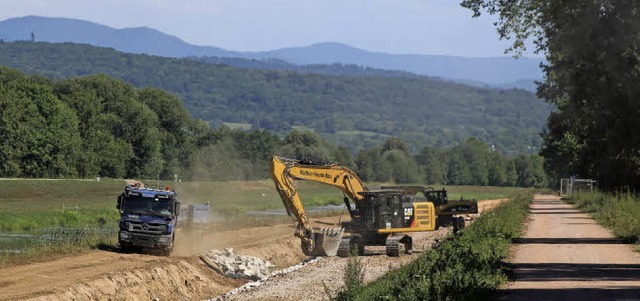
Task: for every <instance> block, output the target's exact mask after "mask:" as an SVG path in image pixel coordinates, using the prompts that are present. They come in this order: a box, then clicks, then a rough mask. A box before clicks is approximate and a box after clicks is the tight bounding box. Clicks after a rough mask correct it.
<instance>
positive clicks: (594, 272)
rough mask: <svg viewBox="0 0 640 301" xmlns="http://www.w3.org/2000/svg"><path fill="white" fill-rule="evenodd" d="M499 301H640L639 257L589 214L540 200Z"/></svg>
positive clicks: (550, 198)
mask: <svg viewBox="0 0 640 301" xmlns="http://www.w3.org/2000/svg"><path fill="white" fill-rule="evenodd" d="M530 211H531V215H530V217H531V221H530V223H529V225H528V229H527V232H526V234H525V235H524V237H523V238H522V239H520V240H518V241H517V245H516V247H515V252H514V254H513V259H512V263H513V268H514V272H515V279H516V281H515V282H513V283H511V284H510V285H509V286H508V287H507V288H506V289H505V290H504V293H505V294H504V295H503V296H502V297H501V300H640V256H639V255H638V254H637V253H634V252H633V251H632V247H631V246H630V245H627V244H623V243H622V242H621V241H620V240H618V239H615V238H613V236H612V235H611V233H610V232H609V231H607V230H606V229H604V228H603V227H602V226H600V225H598V224H597V223H596V222H595V221H594V220H593V219H592V218H591V217H590V216H589V215H587V214H584V213H581V212H580V211H579V210H577V209H575V208H573V207H572V206H571V205H569V204H567V203H565V202H563V201H561V200H560V199H559V198H557V197H554V196H536V198H535V200H534V201H533V204H532V206H531V210H530Z"/></svg>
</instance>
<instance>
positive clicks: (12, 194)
mask: <svg viewBox="0 0 640 301" xmlns="http://www.w3.org/2000/svg"><path fill="white" fill-rule="evenodd" d="M151 184H152V185H153V184H157V185H160V186H163V187H164V185H165V184H166V183H161V182H158V183H154V182H152V183H151ZM169 185H173V187H172V189H175V190H176V191H177V192H178V193H179V196H180V199H181V200H182V201H183V202H184V203H198V204H204V203H207V202H209V203H210V204H211V207H212V211H213V213H214V214H216V213H217V214H218V215H225V216H229V215H232V216H237V215H240V214H242V213H244V212H248V211H261V210H268V209H280V208H283V205H282V201H281V200H280V196H279V195H278V193H277V192H276V190H275V188H274V184H273V182H272V181H271V180H260V181H238V182H183V183H175V184H173V183H169ZM373 185H379V184H373ZM124 186H125V183H124V181H123V180H113V179H102V180H101V181H100V182H97V181H95V180H0V191H2V192H3V193H2V194H0V231H5V232H6V231H28V230H33V229H39V228H45V227H55V226H59V227H85V226H91V227H96V226H98V227H101V226H104V227H109V226H113V227H115V225H116V221H117V219H118V211H117V210H116V209H115V203H116V197H117V196H118V195H119V194H120V193H121V192H122V191H123V189H124ZM434 188H436V189H440V188H442V186H435V187H434ZM445 188H446V189H448V191H449V198H450V199H459V198H461V197H462V198H465V199H471V198H475V199H479V200H482V199H494V198H503V197H506V196H508V195H511V194H513V192H515V191H519V190H522V189H521V188H511V187H479V186H447V187H445ZM298 190H299V192H300V195H301V196H302V200H303V202H304V204H305V206H308V207H313V206H322V205H328V204H332V205H340V204H342V197H343V196H342V193H341V192H340V190H338V189H335V188H332V187H329V186H326V185H322V184H318V183H312V182H299V183H298Z"/></svg>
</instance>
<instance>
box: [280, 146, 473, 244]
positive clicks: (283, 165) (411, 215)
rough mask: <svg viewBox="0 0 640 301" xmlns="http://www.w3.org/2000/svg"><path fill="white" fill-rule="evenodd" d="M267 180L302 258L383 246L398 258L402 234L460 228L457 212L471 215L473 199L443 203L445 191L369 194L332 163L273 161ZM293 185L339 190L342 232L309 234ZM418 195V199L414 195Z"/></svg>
mask: <svg viewBox="0 0 640 301" xmlns="http://www.w3.org/2000/svg"><path fill="white" fill-rule="evenodd" d="M271 176H272V178H273V181H274V182H275V186H276V190H277V191H278V193H279V194H280V197H281V198H282V202H283V203H284V206H285V208H286V210H287V214H289V215H290V216H292V217H294V218H295V220H296V224H297V225H296V230H295V233H294V235H295V236H297V237H299V238H300V239H301V247H302V250H303V252H304V253H305V254H306V255H308V256H335V255H338V256H342V257H346V256H349V255H350V254H352V253H353V252H357V254H358V255H363V254H364V248H365V246H374V245H380V246H386V254H387V255H389V256H400V255H401V254H403V253H408V252H411V250H412V238H411V236H409V235H407V234H406V233H409V232H423V231H433V230H435V229H437V228H438V227H441V226H448V225H453V226H454V230H457V229H460V228H462V227H464V219H463V218H462V217H457V216H456V215H457V214H462V213H477V212H478V203H477V201H475V200H469V201H464V200H460V201H449V200H448V199H447V192H446V190H444V189H442V190H435V189H433V188H425V187H422V186H382V187H379V188H377V189H369V188H367V187H366V186H364V184H363V182H362V181H361V180H360V178H359V177H358V176H357V175H356V174H355V173H354V172H353V171H351V170H350V169H348V168H346V167H344V166H340V165H338V164H334V163H328V164H316V163H313V162H308V161H301V160H295V159H288V158H282V157H277V156H273V158H272V160H271ZM296 180H308V181H314V182H319V183H323V184H327V185H331V186H334V187H336V188H338V189H340V190H341V191H342V192H343V194H344V195H345V197H344V203H345V206H346V208H347V210H348V211H349V215H350V217H351V221H350V222H348V223H346V224H345V225H344V226H346V228H348V230H349V234H350V235H348V236H344V232H345V231H344V228H324V229H319V230H316V229H313V227H312V226H311V223H310V221H309V217H308V216H307V215H306V213H305V210H304V206H303V205H302V200H301V198H300V195H299V194H298V191H297V190H296V188H295V186H294V182H295V181H296ZM419 194H422V196H420V195H419Z"/></svg>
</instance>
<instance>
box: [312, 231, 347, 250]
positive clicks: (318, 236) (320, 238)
mask: <svg viewBox="0 0 640 301" xmlns="http://www.w3.org/2000/svg"><path fill="white" fill-rule="evenodd" d="M343 235H344V229H338V228H323V229H320V232H316V233H314V236H315V238H314V240H313V241H314V247H313V250H311V252H310V253H311V254H308V255H311V256H336V255H337V254H338V247H340V241H341V240H342V236H343Z"/></svg>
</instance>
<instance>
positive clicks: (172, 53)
mask: <svg viewBox="0 0 640 301" xmlns="http://www.w3.org/2000/svg"><path fill="white" fill-rule="evenodd" d="M32 32H33V33H35V39H36V41H44V42H51V43H62V42H74V43H82V44H91V45H94V46H101V47H109V48H114V49H116V50H119V51H124V52H131V53H145V54H153V55H159V56H167V57H185V56H240V54H239V53H237V52H233V51H227V50H224V49H221V48H217V47H209V46H196V45H191V44H189V43H187V42H185V41H183V40H181V39H179V38H177V37H175V36H171V35H168V34H165V33H162V32H160V31H157V30H155V29H151V28H147V27H136V28H124V29H114V28H111V27H108V26H104V25H100V24H96V23H93V22H88V21H83V20H76V19H67V18H50V17H36V16H27V17H20V18H13V19H7V20H4V21H0V38H1V39H3V40H4V41H23V40H31V33H32Z"/></svg>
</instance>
